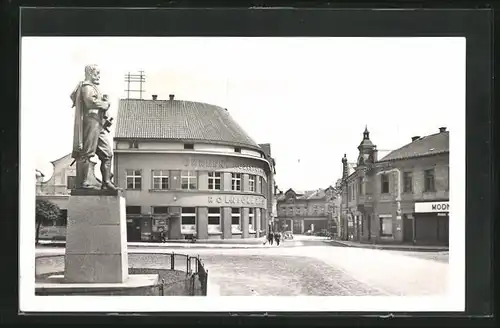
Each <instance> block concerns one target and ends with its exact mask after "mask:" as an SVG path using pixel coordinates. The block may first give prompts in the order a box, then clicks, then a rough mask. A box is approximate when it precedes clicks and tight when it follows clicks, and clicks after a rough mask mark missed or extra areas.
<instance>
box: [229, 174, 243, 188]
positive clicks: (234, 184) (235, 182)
mask: <svg viewBox="0 0 500 328" xmlns="http://www.w3.org/2000/svg"><path fill="white" fill-rule="evenodd" d="M231 190H241V173H231Z"/></svg>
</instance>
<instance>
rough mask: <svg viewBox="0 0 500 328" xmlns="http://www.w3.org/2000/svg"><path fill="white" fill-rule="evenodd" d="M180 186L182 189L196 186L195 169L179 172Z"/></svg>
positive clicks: (193, 188) (195, 187) (190, 188)
mask: <svg viewBox="0 0 500 328" xmlns="http://www.w3.org/2000/svg"><path fill="white" fill-rule="evenodd" d="M181 186H182V189H184V190H195V189H197V188H198V184H197V174H196V171H182V172H181Z"/></svg>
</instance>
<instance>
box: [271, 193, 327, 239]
mask: <svg viewBox="0 0 500 328" xmlns="http://www.w3.org/2000/svg"><path fill="white" fill-rule="evenodd" d="M334 200H335V196H334V189H333V187H331V186H330V187H328V188H326V189H317V190H311V191H295V190H293V189H288V190H287V191H286V192H285V193H281V194H280V195H279V196H278V198H277V210H278V221H279V225H280V228H281V230H285V231H292V232H293V233H294V234H303V233H305V232H307V231H309V230H311V231H314V232H318V231H320V230H322V229H329V228H330V226H331V224H332V221H333V218H334V216H335V213H334V210H335V204H334ZM333 224H334V225H336V224H335V223H333Z"/></svg>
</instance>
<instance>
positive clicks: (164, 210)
mask: <svg viewBox="0 0 500 328" xmlns="http://www.w3.org/2000/svg"><path fill="white" fill-rule="evenodd" d="M153 214H168V207H167V206H153Z"/></svg>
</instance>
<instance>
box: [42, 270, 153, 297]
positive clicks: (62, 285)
mask: <svg viewBox="0 0 500 328" xmlns="http://www.w3.org/2000/svg"><path fill="white" fill-rule="evenodd" d="M35 295H40V296H41V295H43V296H49V295H53V296H56V295H134V296H148V295H151V296H155V295H161V289H160V286H159V283H158V275H157V274H131V275H129V276H128V279H127V280H126V281H124V282H122V283H67V282H66V278H65V277H64V276H62V275H53V276H50V277H49V278H48V279H47V282H43V283H36V284H35Z"/></svg>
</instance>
